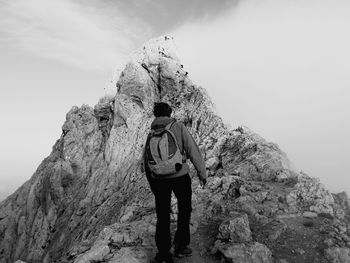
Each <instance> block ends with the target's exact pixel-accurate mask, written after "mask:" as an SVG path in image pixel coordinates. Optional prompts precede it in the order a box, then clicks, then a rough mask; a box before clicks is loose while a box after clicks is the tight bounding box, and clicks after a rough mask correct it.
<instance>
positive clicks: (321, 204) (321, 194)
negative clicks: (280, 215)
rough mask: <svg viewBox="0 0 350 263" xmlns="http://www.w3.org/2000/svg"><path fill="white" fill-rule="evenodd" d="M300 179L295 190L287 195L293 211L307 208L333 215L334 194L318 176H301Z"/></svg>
mask: <svg viewBox="0 0 350 263" xmlns="http://www.w3.org/2000/svg"><path fill="white" fill-rule="evenodd" d="M298 181H299V182H298V183H297V184H296V185H295V190H293V191H291V192H290V193H289V194H288V195H287V197H286V200H287V203H288V205H289V206H290V210H291V211H292V212H297V211H298V210H300V209H305V208H306V209H307V210H309V211H311V212H315V213H317V214H320V213H325V214H330V215H333V207H332V206H333V204H334V199H333V196H332V194H331V193H330V192H329V191H328V190H326V189H325V188H324V186H323V184H321V183H320V180H319V179H318V178H311V177H308V176H300V177H299V178H298Z"/></svg>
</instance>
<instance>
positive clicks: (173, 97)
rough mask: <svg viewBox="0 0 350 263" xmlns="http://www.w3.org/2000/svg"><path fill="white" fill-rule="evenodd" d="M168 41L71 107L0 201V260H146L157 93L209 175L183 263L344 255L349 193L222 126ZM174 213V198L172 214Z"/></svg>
mask: <svg viewBox="0 0 350 263" xmlns="http://www.w3.org/2000/svg"><path fill="white" fill-rule="evenodd" d="M175 50H176V49H175V47H174V43H173V39H172V38H171V37H167V36H165V37H161V38H158V39H154V40H151V41H149V42H148V43H146V44H145V45H144V46H142V47H141V48H140V49H139V50H137V51H136V52H135V53H134V54H133V56H132V58H131V60H130V62H128V63H127V65H126V66H125V69H124V70H123V71H122V72H121V74H120V78H119V80H118V81H117V82H116V87H117V93H116V94H115V96H113V97H104V98H102V99H100V101H99V102H98V103H97V105H96V106H95V107H94V108H92V107H90V106H88V105H83V106H81V107H76V106H74V107H73V108H72V109H71V110H70V111H69V112H68V113H67V115H66V121H65V123H64V124H63V126H62V135H61V137H60V138H59V139H58V140H57V141H56V143H55V144H54V146H53V149H52V152H51V154H50V155H49V156H48V157H47V158H45V159H44V160H43V162H42V163H41V164H40V165H39V167H38V169H37V170H36V172H35V173H34V174H33V176H32V177H31V178H30V179H29V180H28V181H27V182H25V183H24V184H23V185H22V186H21V187H20V188H19V189H18V190H17V191H16V192H15V193H13V194H12V195H11V196H9V197H8V198H7V199H6V200H4V201H3V202H1V203H0V262H6V263H7V262H14V261H16V260H23V261H25V262H28V263H29V262H75V263H86V262H121V263H122V262H149V260H150V258H151V257H152V256H154V253H155V244H154V240H153V236H154V231H155V222H156V218H155V207H154V200H153V196H152V194H151V192H150V190H149V187H148V183H147V181H146V179H145V174H144V173H143V171H142V169H141V159H142V158H141V157H142V151H143V147H144V143H145V139H146V136H147V134H148V132H149V129H150V124H151V122H152V120H153V118H154V117H153V116H152V108H153V104H154V102H157V101H165V102H168V103H169V104H170V105H171V106H172V107H173V109H174V112H173V114H174V117H176V118H177V119H178V120H179V121H181V122H183V123H184V124H185V125H186V126H187V128H188V129H189V131H190V133H191V134H192V135H193V137H194V138H195V140H196V141H197V143H198V145H199V147H200V149H201V151H202V153H203V156H204V157H205V160H206V166H207V171H208V174H209V177H208V186H207V188H205V189H201V188H200V187H198V181H197V179H196V176H193V213H192V219H191V233H192V246H193V250H194V254H193V256H192V257H191V258H188V259H183V260H181V261H179V262H220V260H223V261H226V262H254V263H255V262H280V263H282V262H298V263H299V262H350V252H349V251H350V250H349V247H350V237H349V234H350V228H349V227H350V226H349V216H350V211H349V203H348V199H347V196H346V194H345V195H344V194H343V193H341V194H338V195H332V194H331V193H330V192H329V191H328V190H327V189H325V188H324V186H323V185H322V184H321V183H320V181H319V180H318V179H315V178H311V177H309V176H308V175H306V174H304V173H301V172H298V171H295V170H294V169H293V168H292V166H291V165H290V162H289V160H288V157H287V155H286V154H285V153H284V152H283V151H281V149H280V148H279V147H278V146H277V145H276V144H274V143H270V142H267V141H266V140H264V139H263V138H262V137H261V136H259V135H258V134H256V133H254V132H253V131H251V130H249V129H248V128H246V127H238V128H237V129H235V130H230V129H228V128H227V127H225V125H224V124H223V122H222V119H221V118H220V117H219V116H218V115H217V114H216V112H215V109H214V106H213V104H212V102H211V100H210V98H209V96H208V94H207V93H206V91H205V90H204V89H203V88H201V87H198V86H196V85H195V84H193V83H192V82H191V80H190V78H189V75H188V72H186V70H185V66H183V65H182V64H181V62H180V60H179V59H178V58H177V56H176V52H175ZM192 170H193V169H192ZM192 174H193V175H195V173H194V171H192ZM176 211H177V209H176V200H175V199H174V200H173V202H172V218H173V219H174V221H175V219H176V216H177V212H176Z"/></svg>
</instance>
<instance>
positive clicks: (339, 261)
mask: <svg viewBox="0 0 350 263" xmlns="http://www.w3.org/2000/svg"><path fill="white" fill-rule="evenodd" d="M325 254H326V258H327V259H328V260H329V262H331V263H349V262H350V249H349V248H345V247H332V248H328V249H326V251H325Z"/></svg>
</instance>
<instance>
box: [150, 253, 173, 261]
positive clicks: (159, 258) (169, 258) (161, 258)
mask: <svg viewBox="0 0 350 263" xmlns="http://www.w3.org/2000/svg"><path fill="white" fill-rule="evenodd" d="M153 262H154V263H174V261H173V255H172V254H171V253H168V254H160V253H157V255H156V257H155V258H154V261H153Z"/></svg>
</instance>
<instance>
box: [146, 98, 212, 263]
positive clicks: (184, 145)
mask: <svg viewBox="0 0 350 263" xmlns="http://www.w3.org/2000/svg"><path fill="white" fill-rule="evenodd" d="M153 113H154V116H155V117H156V118H155V120H154V121H153V122H152V124H151V132H150V134H149V135H148V137H147V141H146V146H145V153H144V164H145V172H146V176H147V179H148V182H149V184H150V187H151V190H152V192H153V194H154V196H155V203H156V213H157V227H156V235H155V240H156V244H157V248H158V253H157V255H156V257H155V261H156V262H166V263H169V262H173V259H172V254H171V253H170V248H171V235H170V211H171V192H172V191H173V192H174V194H175V196H176V198H177V205H178V218H177V231H176V233H175V238H174V244H175V256H177V257H184V256H190V255H191V254H192V250H191V249H190V248H189V247H188V245H189V244H190V227H189V223H190V218H191V211H192V207H191V197H192V188H191V178H190V176H189V171H190V169H189V166H188V164H187V163H186V160H187V159H188V158H189V159H190V160H191V162H192V163H193V165H194V167H195V168H196V170H197V174H198V177H199V180H200V183H201V186H202V187H204V185H205V184H206V169H205V162H204V159H203V157H202V155H201V153H200V150H199V148H198V146H197V144H196V142H195V141H194V139H193V138H192V136H191V134H190V133H189V132H188V130H187V128H186V127H185V125H184V124H182V123H180V122H177V121H176V120H175V119H174V118H170V116H171V113H172V109H171V107H170V106H169V105H168V104H167V103H163V102H160V103H155V105H154V109H153Z"/></svg>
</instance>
